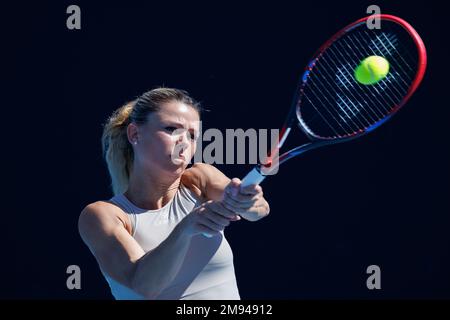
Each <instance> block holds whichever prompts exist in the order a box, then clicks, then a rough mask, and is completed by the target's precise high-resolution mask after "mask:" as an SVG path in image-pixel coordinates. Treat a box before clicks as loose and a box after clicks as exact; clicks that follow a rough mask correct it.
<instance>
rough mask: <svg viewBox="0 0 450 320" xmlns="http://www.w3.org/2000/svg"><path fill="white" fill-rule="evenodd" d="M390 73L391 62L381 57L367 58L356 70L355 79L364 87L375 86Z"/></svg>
mask: <svg viewBox="0 0 450 320" xmlns="http://www.w3.org/2000/svg"><path fill="white" fill-rule="evenodd" d="M388 73H389V62H388V61H387V60H386V59H385V58H383V57H380V56H370V57H367V58H365V59H364V60H363V61H361V63H360V64H359V66H358V67H357V68H356V69H355V78H356V80H357V81H358V82H359V83H362V84H364V85H369V84H375V83H377V82H378V81H380V80H382V79H384V78H385V77H386V75H387V74H388Z"/></svg>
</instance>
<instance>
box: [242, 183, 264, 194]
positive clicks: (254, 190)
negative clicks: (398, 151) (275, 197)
mask: <svg viewBox="0 0 450 320" xmlns="http://www.w3.org/2000/svg"><path fill="white" fill-rule="evenodd" d="M240 192H241V193H242V194H258V193H261V192H262V187H261V186H260V185H257V184H250V185H248V186H245V187H243V186H241V190H240Z"/></svg>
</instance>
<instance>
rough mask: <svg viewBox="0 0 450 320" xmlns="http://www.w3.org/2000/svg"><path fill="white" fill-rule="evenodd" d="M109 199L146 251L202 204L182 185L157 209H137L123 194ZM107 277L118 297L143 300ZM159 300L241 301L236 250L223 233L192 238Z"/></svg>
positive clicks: (164, 237) (152, 247) (165, 236)
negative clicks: (237, 282)
mask: <svg viewBox="0 0 450 320" xmlns="http://www.w3.org/2000/svg"><path fill="white" fill-rule="evenodd" d="M110 201H111V202H113V203H115V204H116V205H118V206H119V207H120V208H121V209H122V210H123V211H124V212H125V213H126V214H127V215H128V216H129V218H130V221H131V226H132V236H133V238H134V239H135V240H136V241H137V242H138V243H139V244H140V245H141V247H142V248H143V249H144V251H145V252H147V251H149V250H152V249H154V248H155V247H157V246H158V245H159V244H160V243H161V242H162V241H163V240H164V239H166V238H167V236H168V235H169V234H170V233H171V232H172V230H173V229H174V228H175V226H176V225H177V224H178V223H179V222H180V221H181V220H182V219H183V218H184V217H185V216H186V215H187V214H189V213H190V212H191V211H192V210H193V209H194V208H195V207H197V206H199V205H200V204H201V203H202V201H201V200H200V199H198V198H197V197H196V195H195V194H194V193H193V192H192V191H190V190H189V189H188V188H187V187H185V186H183V184H180V187H179V188H178V191H177V193H176V195H175V196H174V197H173V199H172V200H171V201H170V202H168V203H167V204H166V205H165V206H164V207H162V208H161V209H157V210H147V209H141V208H138V207H136V206H135V205H134V204H133V203H131V201H129V200H128V199H127V198H126V197H125V195H123V194H120V195H117V196H114V197H112V198H111V199H110ZM104 276H105V278H106V280H107V281H108V283H109V286H110V287H111V292H112V294H113V296H114V297H115V298H116V299H118V300H124V299H125V300H135V299H144V297H143V296H141V295H139V294H138V293H136V292H135V291H133V290H131V289H130V288H128V287H126V286H124V285H122V284H120V283H119V282H117V281H115V280H114V279H112V278H111V277H109V276H107V275H105V274H104ZM156 299H158V300H178V299H187V300H191V299H198V300H239V299H240V296H239V291H238V287H237V284H236V276H235V274H234V265H233V253H232V251H231V247H230V245H229V244H228V241H227V240H226V238H225V235H224V234H223V232H222V233H221V234H220V235H217V236H214V237H212V238H206V237H204V236H202V235H197V236H194V237H192V238H191V243H190V247H189V249H188V252H187V254H186V257H185V259H184V262H183V264H182V266H181V268H180V271H179V272H178V274H177V275H176V276H175V278H174V280H173V281H172V282H171V283H170V285H169V286H167V288H165V289H164V290H163V291H162V292H161V294H160V295H159V296H158V297H157V298H156Z"/></svg>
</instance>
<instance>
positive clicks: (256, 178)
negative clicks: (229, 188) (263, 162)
mask: <svg viewBox="0 0 450 320" xmlns="http://www.w3.org/2000/svg"><path fill="white" fill-rule="evenodd" d="M265 177H266V176H264V175H262V174H261V170H260V169H259V166H256V167H254V168H253V170H252V171H250V172H249V173H248V174H247V175H246V176H245V178H244V179H242V181H241V185H242V186H243V187H246V186H249V185H251V184H260V183H261V182H262V181H263V180H264V178H265Z"/></svg>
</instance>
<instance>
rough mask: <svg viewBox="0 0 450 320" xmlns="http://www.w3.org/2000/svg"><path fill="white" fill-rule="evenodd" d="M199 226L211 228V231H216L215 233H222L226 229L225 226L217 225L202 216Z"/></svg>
mask: <svg viewBox="0 0 450 320" xmlns="http://www.w3.org/2000/svg"><path fill="white" fill-rule="evenodd" d="M198 224H199V225H202V226H205V227H208V228H210V229H211V230H214V231H222V230H223V229H224V228H225V227H224V226H221V225H219V224H217V223H215V222H214V221H212V220H210V219H208V218H207V217H205V216H202V217H201V218H200V219H199V221H198Z"/></svg>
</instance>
